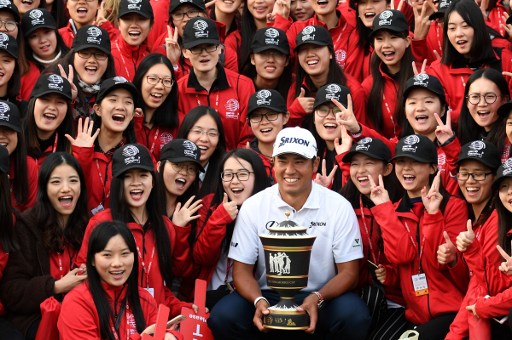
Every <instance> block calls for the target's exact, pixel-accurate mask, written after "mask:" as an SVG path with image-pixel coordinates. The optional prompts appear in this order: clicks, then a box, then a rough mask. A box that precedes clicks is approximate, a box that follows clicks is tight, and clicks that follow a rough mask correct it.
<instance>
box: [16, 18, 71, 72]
mask: <svg viewBox="0 0 512 340" xmlns="http://www.w3.org/2000/svg"><path fill="white" fill-rule="evenodd" d="M38 29H45V28H38ZM52 31H54V32H55V36H56V39H57V47H56V52H57V53H59V51H60V53H61V56H63V55H65V54H66V53H68V51H69V47H67V46H66V44H65V43H64V40H63V39H62V36H61V35H60V33H59V30H58V29H52ZM34 32H35V31H34ZM31 34H32V33H31ZM24 38H25V39H24V46H23V48H24V52H25V56H24V57H25V59H26V60H30V61H31V62H33V63H34V65H36V66H37V68H38V69H39V70H40V71H43V70H44V69H46V67H48V66H50V65H45V64H42V63H40V62H39V61H37V60H35V59H34V51H33V50H32V47H30V43H29V40H30V36H24Z"/></svg>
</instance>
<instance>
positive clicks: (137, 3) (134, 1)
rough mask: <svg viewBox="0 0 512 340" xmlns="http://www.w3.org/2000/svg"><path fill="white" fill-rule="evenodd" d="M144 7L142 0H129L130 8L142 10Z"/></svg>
mask: <svg viewBox="0 0 512 340" xmlns="http://www.w3.org/2000/svg"><path fill="white" fill-rule="evenodd" d="M141 7H142V0H128V9H135V10H137V11H140V8H141Z"/></svg>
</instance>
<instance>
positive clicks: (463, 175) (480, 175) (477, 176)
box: [457, 171, 492, 182]
mask: <svg viewBox="0 0 512 340" xmlns="http://www.w3.org/2000/svg"><path fill="white" fill-rule="evenodd" d="M490 174H492V172H465V171H463V172H458V173H457V179H458V180H459V181H467V180H468V179H469V177H470V176H471V177H473V180H475V181H477V182H482V181H485V179H486V178H487V176H489V175H490Z"/></svg>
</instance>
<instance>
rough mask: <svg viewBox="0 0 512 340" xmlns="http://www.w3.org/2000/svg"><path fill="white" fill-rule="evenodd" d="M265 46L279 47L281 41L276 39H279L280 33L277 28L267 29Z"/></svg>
mask: <svg viewBox="0 0 512 340" xmlns="http://www.w3.org/2000/svg"><path fill="white" fill-rule="evenodd" d="M265 36H266V38H265V44H267V45H276V46H277V45H279V39H276V38H277V37H279V31H278V30H276V29H275V28H267V30H266V31H265Z"/></svg>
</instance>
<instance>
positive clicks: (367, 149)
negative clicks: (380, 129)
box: [343, 137, 391, 163]
mask: <svg viewBox="0 0 512 340" xmlns="http://www.w3.org/2000/svg"><path fill="white" fill-rule="evenodd" d="M358 153H362V154H364V155H366V156H369V157H371V158H373V159H378V160H381V161H384V162H386V163H389V162H390V160H391V151H390V150H389V148H388V147H387V146H386V144H384V142H383V141H381V140H380V139H377V138H371V137H365V138H363V139H360V140H358V141H357V142H356V143H354V144H352V147H351V148H350V151H349V152H348V153H347V154H346V155H345V156H343V162H344V163H350V162H351V161H352V157H354V155H356V154H358Z"/></svg>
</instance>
